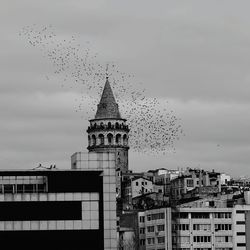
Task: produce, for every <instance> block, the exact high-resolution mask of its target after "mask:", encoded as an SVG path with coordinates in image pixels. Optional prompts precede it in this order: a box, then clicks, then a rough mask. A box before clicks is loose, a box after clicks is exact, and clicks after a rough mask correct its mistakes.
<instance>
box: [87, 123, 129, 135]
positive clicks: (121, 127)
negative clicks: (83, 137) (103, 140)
mask: <svg viewBox="0 0 250 250" xmlns="http://www.w3.org/2000/svg"><path fill="white" fill-rule="evenodd" d="M109 130H117V131H125V132H127V133H128V132H129V130H130V129H129V128H128V126H127V125H117V126H115V125H111V126H108V125H96V126H88V129H87V133H90V132H95V131H109Z"/></svg>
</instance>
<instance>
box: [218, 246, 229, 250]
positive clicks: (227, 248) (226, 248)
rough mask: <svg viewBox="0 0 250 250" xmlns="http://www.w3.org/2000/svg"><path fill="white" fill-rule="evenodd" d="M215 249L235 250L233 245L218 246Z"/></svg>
mask: <svg viewBox="0 0 250 250" xmlns="http://www.w3.org/2000/svg"><path fill="white" fill-rule="evenodd" d="M215 250H233V248H232V247H216V248H215Z"/></svg>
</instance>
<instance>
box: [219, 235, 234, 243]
mask: <svg viewBox="0 0 250 250" xmlns="http://www.w3.org/2000/svg"><path fill="white" fill-rule="evenodd" d="M215 242H221V243H225V242H233V237H232V236H215Z"/></svg>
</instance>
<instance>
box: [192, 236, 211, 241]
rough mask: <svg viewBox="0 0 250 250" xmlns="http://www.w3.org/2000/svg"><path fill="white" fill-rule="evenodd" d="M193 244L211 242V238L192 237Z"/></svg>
mask: <svg viewBox="0 0 250 250" xmlns="http://www.w3.org/2000/svg"><path fill="white" fill-rule="evenodd" d="M194 242H211V236H194Z"/></svg>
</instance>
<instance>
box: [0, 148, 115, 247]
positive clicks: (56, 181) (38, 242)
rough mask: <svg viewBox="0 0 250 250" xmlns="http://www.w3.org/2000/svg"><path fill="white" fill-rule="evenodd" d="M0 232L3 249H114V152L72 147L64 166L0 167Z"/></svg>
mask: <svg viewBox="0 0 250 250" xmlns="http://www.w3.org/2000/svg"><path fill="white" fill-rule="evenodd" d="M0 237H1V245H2V246H8V249H17V248H20V249H34V248H37V247H38V246H39V248H40V247H41V248H44V249H45V248H47V247H48V244H51V245H56V246H57V247H61V248H63V249H65V248H68V249H72V248H73V249H74V248H77V247H79V245H82V244H84V245H86V246H90V247H91V249H100V250H103V249H107V250H114V249H116V200H115V155H114V154H112V153H89V154H88V153H85V154H84V153H76V154H74V155H73V156H72V169H69V170H58V169H53V168H52V169H40V168H37V169H34V170H18V171H5V170H1V171H0Z"/></svg>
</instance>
